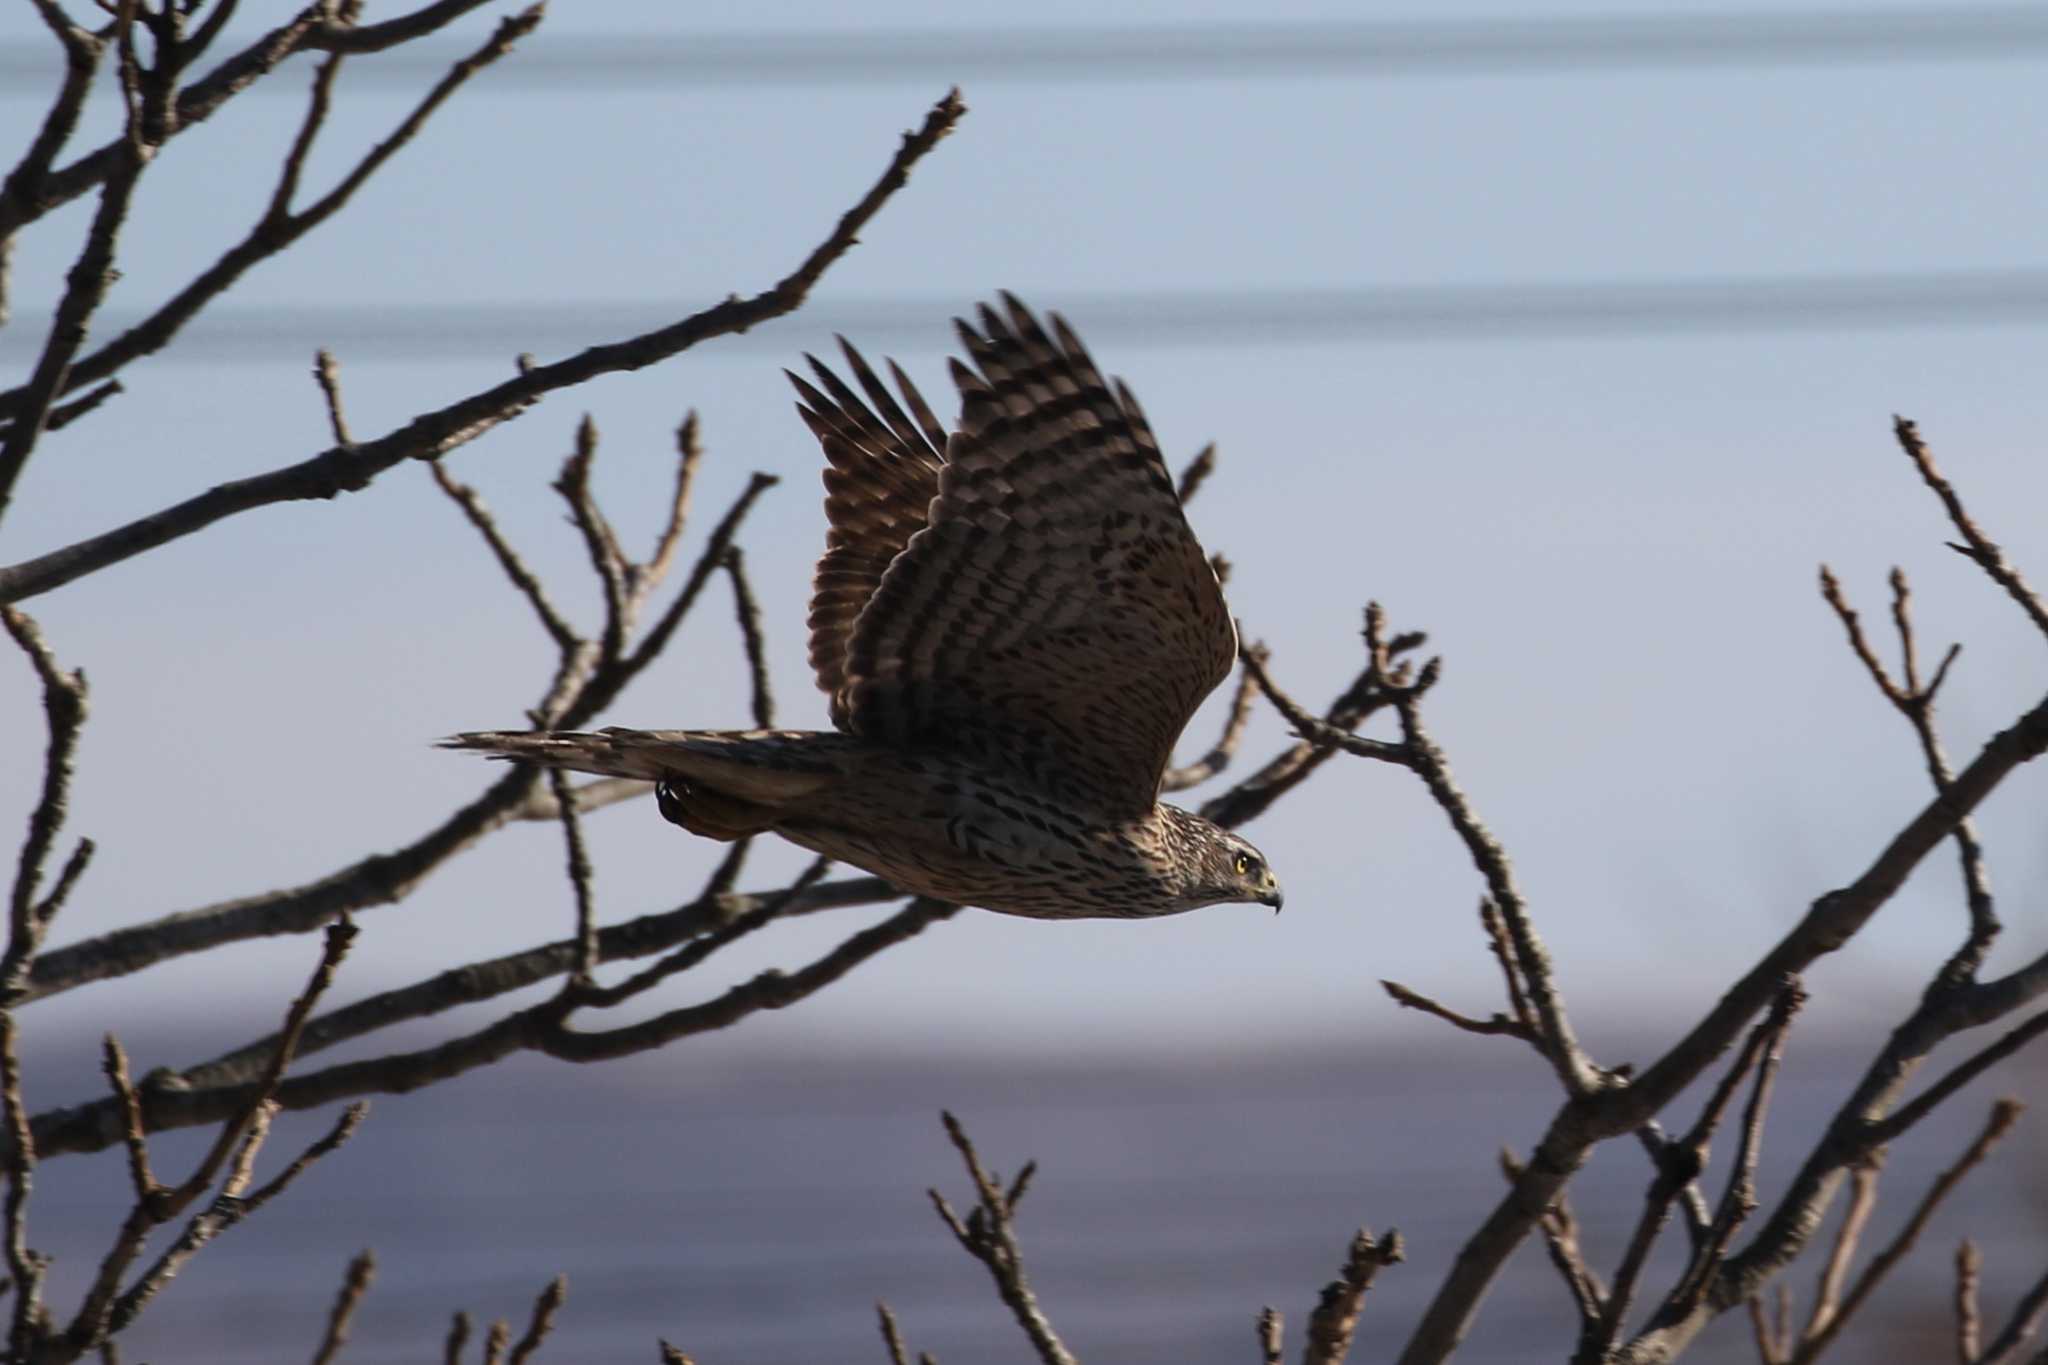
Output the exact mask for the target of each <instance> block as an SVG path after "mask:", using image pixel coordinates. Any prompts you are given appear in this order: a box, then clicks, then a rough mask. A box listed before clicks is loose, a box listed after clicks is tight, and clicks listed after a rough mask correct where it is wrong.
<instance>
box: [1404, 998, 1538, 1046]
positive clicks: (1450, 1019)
mask: <svg viewBox="0 0 2048 1365" xmlns="http://www.w3.org/2000/svg"><path fill="white" fill-rule="evenodd" d="M1380 988H1381V989H1382V990H1384V991H1386V993H1387V994H1388V995H1391V996H1392V997H1393V998H1394V1003H1395V1004H1397V1005H1404V1006H1406V1007H1407V1008H1409V1009H1412V1010H1421V1011H1422V1012H1423V1013H1424V1014H1433V1015H1435V1016H1436V1017H1437V1018H1439V1019H1441V1020H1443V1021H1444V1022H1445V1023H1447V1024H1452V1025H1455V1026H1456V1027H1458V1028H1461V1029H1463V1030H1465V1031H1466V1032H1467V1033H1504V1034H1506V1035H1507V1036H1508V1037H1510V1038H1520V1039H1521V1040H1522V1041H1523V1042H1525V1043H1528V1044H1529V1045H1531V1046H1532V1047H1534V1048H1536V1049H1537V1050H1538V1051H1539V1052H1540V1051H1542V1048H1543V1040H1542V1039H1541V1038H1540V1037H1538V1036H1537V1033H1536V1030H1535V1029H1533V1028H1531V1027H1530V1026H1529V1025H1528V1024H1525V1023H1523V1022H1522V1021H1521V1020H1519V1019H1510V1018H1508V1016H1506V1015H1505V1014H1495V1015H1494V1016H1493V1017H1492V1018H1490V1019H1474V1018H1472V1017H1471V1016H1470V1015H1466V1014H1460V1013H1458V1012H1457V1011H1456V1010H1453V1009H1448V1008H1446V1007H1445V1006H1443V1005H1439V1004H1438V1003H1437V1002H1436V1001H1434V1000H1432V999H1430V998H1429V997H1428V996H1426V995H1422V994H1420V993H1418V992H1416V991H1412V990H1409V989H1408V988H1407V987H1406V986H1404V985H1402V984H1401V983H1400V982H1398V981H1382V982H1380Z"/></svg>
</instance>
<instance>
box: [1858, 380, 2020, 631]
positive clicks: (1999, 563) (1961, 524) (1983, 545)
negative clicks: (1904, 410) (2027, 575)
mask: <svg viewBox="0 0 2048 1365" xmlns="http://www.w3.org/2000/svg"><path fill="white" fill-rule="evenodd" d="M1892 434H1893V435H1894V436H1896V437H1897V438H1898V441H1899V448H1900V449H1901V450H1904V451H1905V452H1906V458H1907V459H1909V460H1911V461H1912V462H1913V467H1914V468H1915V469H1918V470H1919V471H1920V478H1921V479H1922V480H1923V481H1924V482H1925V483H1926V484H1927V486H1928V487H1929V488H1930V489H1932V490H1933V491H1934V496H1935V497H1937V498H1939V499H1941V505H1942V508H1943V510H1944V511H1946V512H1947V513H1948V519H1949V523H1950V524H1951V525H1953V526H1954V527H1955V528H1956V530H1957V532H1959V533H1960V534H1961V535H1962V537H1963V542H1964V543H1963V544H1961V545H1957V546H1955V547H1954V548H1955V549H1956V550H1958V551H1960V552H1961V553H1962V554H1963V556H1964V557H1965V558H1967V559H1969V560H1971V561H1972V562H1973V563H1975V564H1976V565H1977V566H1978V567H1979V568H1981V569H1982V570H1984V572H1985V573H1986V574H1989V575H1990V577H1991V581H1992V582H1994V583H1996V584H1998V586H1999V587H2001V588H2004V589H2005V591H2006V594H2007V595H2008V596H2010V597H2011V598H2012V600H2013V601H2015V602H2017V603H2019V605H2020V609H2021V610H2022V611H2024V612H2026V614H2027V616H2028V617H2029V618H2030V619H2031V620H2032V621H2033V623H2034V625H2035V627H2036V628H2037V629H2038V630H2040V632H2041V633H2042V634H2043V635H2044V636H2048V602H2043V601H2042V600H2041V596H2040V594H2039V593H2036V592H2035V591H2034V590H2033V589H2032V588H2030V587H2028V586H2027V581H2026V580H2025V579H2024V578H2022V577H2020V571H2019V570H2018V569H2016V568H2014V567H2013V566H2012V564H2011V563H2009V562H2008V561H2007V560H2006V557H2005V552H2004V551H2003V550H2001V549H1999V547H1998V546H1997V544H1996V543H1994V542H1993V541H1992V540H1991V538H1990V537H1989V536H1987V535H1985V534H1984V533H1983V532H1982V531H1981V530H1979V529H1978V528H1977V523H1976V522H1975V521H1974V520H1973V519H1972V518H1971V516H1970V514H1969V511H1968V510H1967V509H1966V508H1965V507H1964V506H1963V500H1962V498H1961V497H1960V496H1958V495H1957V493H1956V490H1955V488H1954V486H1953V485H1952V484H1950V483H1949V481H1948V479H1947V478H1946V477H1944V476H1943V474H1942V472H1941V470H1940V469H1938V468H1937V467H1936V466H1935V463H1934V455H1933V454H1932V452H1930V451H1929V450H1928V449H1927V443H1926V442H1924V441H1922V440H1921V439H1920V429H1919V427H1917V426H1915V425H1914V424H1913V423H1912V422H1911V421H1909V420H1907V419H1906V418H1904V417H1894V418H1892Z"/></svg>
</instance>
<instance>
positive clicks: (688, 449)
mask: <svg viewBox="0 0 2048 1365" xmlns="http://www.w3.org/2000/svg"><path fill="white" fill-rule="evenodd" d="M676 455H677V459H676V491H675V496H674V497H672V498H671V499H670V500H669V507H668V521H667V523H666V524H664V525H663V526H662V528H661V534H660V536H658V537H657V538H656V539H655V542H654V553H653V554H651V555H649V556H648V557H647V562H646V563H645V564H643V565H641V566H640V567H639V568H638V569H637V570H635V571H634V574H635V575H636V576H635V580H634V582H635V586H634V593H635V595H636V596H644V595H645V594H646V592H647V591H648V590H649V589H650V588H652V587H653V585H654V584H656V583H659V582H661V581H662V580H663V579H665V578H667V577H668V571H669V569H670V567H671V566H673V565H674V563H675V558H676V549H677V547H678V546H680V545H681V544H682V543H683V526H684V523H685V522H687V521H688V520H689V515H690V489H691V486H692V485H693V484H695V482H696V479H697V465H698V463H699V462H700V461H702V460H703V458H704V446H703V443H702V442H701V441H700V440H699V439H698V427H697V413H696V410H695V409H692V410H691V411H689V412H686V413H684V414H683V421H682V425H680V426H678V427H677V428H676Z"/></svg>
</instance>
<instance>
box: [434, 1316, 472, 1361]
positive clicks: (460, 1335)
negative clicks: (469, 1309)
mask: <svg viewBox="0 0 2048 1365" xmlns="http://www.w3.org/2000/svg"><path fill="white" fill-rule="evenodd" d="M470 1325H471V1324H470V1321H469V1314H467V1313H457V1314H456V1315H455V1316H454V1318H453V1319H452V1320H451V1321H450V1322H449V1324H448V1339H447V1341H446V1342H445V1343H444V1344H443V1346H442V1348H441V1361H442V1365H462V1348H463V1347H465V1346H467V1345H469V1332H470Z"/></svg>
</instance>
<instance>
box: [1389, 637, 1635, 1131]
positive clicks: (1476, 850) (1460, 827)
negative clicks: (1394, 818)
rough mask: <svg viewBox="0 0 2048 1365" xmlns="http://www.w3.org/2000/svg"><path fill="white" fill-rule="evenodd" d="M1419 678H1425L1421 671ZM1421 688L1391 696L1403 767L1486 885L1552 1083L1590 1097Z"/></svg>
mask: <svg viewBox="0 0 2048 1365" xmlns="http://www.w3.org/2000/svg"><path fill="white" fill-rule="evenodd" d="M1424 676H1425V678H1426V677H1427V670H1425V673H1424ZM1424 685H1425V684H1424V683H1420V682H1419V683H1418V685H1417V687H1416V689H1415V690H1413V691H1408V690H1403V691H1397V692H1396V693H1395V694H1394V708H1395V710H1396V712H1397V713H1398V714H1399V715H1400V717H1401V735H1402V744H1401V748H1402V749H1403V750H1405V751H1406V752H1407V753H1408V755H1409V758H1410V762H1409V764H1408V766H1410V767H1412V768H1413V769H1414V770H1415V773H1416V775H1417V776H1418V777H1420V778H1421V779H1422V782H1423V785H1424V786H1426V787H1428V788H1429V793H1430V795H1431V796H1432V797H1434V798H1435V800H1436V803H1437V805H1438V806H1440V807H1442V809H1443V812H1444V814H1445V815H1446V816H1448V817H1449V818H1450V821H1451V827H1452V828H1453V829H1455V830H1456V831H1457V832H1458V837H1459V838H1460V839H1461V840H1462V841H1463V842H1464V845H1465V850H1466V852H1467V853H1469V854H1470V855H1471V857H1472V861H1473V863H1474V864H1475V865H1476V866H1477V867H1478V868H1479V872H1480V875H1481V876H1482V877H1484V878H1485V879H1486V885H1487V889H1488V891H1489V892H1490V893H1491V899H1492V901H1493V904H1494V906H1495V907H1496V908H1497V909H1498V911H1499V913H1500V917H1501V921H1502V923H1504V924H1505V925H1506V926H1507V935H1508V941H1509V942H1510V943H1511V944H1513V946H1514V956H1515V966H1516V969H1517V970H1518V971H1519V972H1520V974H1521V978H1522V981H1523V983H1524V985H1525V986H1526V988H1527V990H1528V994H1529V1002H1530V1004H1531V1005H1532V1006H1533V1007H1534V1009H1535V1015H1536V1022H1537V1026H1538V1027H1539V1029H1540V1030H1541V1032H1542V1041H1541V1046H1542V1049H1543V1052H1544V1054H1545V1055H1546V1056H1547V1057H1549V1059H1550V1063H1551V1066H1552V1067H1553V1068H1554V1069H1555V1070H1556V1072H1557V1075H1558V1079H1559V1080H1561V1081H1562V1082H1563V1083H1564V1087H1565V1091H1566V1093H1567V1094H1570V1095H1572V1096H1574V1097H1576V1096H1579V1095H1585V1094H1591V1093H1592V1092H1594V1091H1595V1090H1598V1089H1599V1088H1600V1087H1601V1086H1602V1084H1603V1083H1604V1082H1603V1080H1602V1077H1601V1074H1600V1072H1599V1070H1598V1068H1596V1067H1595V1066H1594V1065H1593V1061H1592V1059H1591V1058H1590V1057H1588V1056H1587V1055H1586V1053H1585V1050H1584V1049H1583V1048H1581V1047H1580V1046H1579V1041H1578V1037H1577V1035H1575V1034H1574V1033H1573V1032H1572V1027H1571V1023H1570V1021H1569V1020H1568V1019H1567V1018H1566V1016H1565V1009H1564V1000H1563V998H1562V997H1561V996H1560V995H1559V994H1558V992H1557V988H1556V986H1555V985H1554V984H1553V983H1552V981H1551V969H1550V952H1549V950H1548V949H1547V948H1545V947H1544V945H1543V941H1542V939H1541V938H1539V937H1538V936H1537V933H1536V926H1535V925H1534V924H1533V923H1532V922H1531V921H1530V918H1529V911H1528V906H1527V903H1526V902H1525V901H1524V900H1523V899H1522V892H1521V888H1520V887H1519V886H1517V885H1516V883H1515V874H1514V869H1513V867H1512V866H1511V865H1510V864H1509V862H1508V856H1507V852H1506V850H1504V849H1503V848H1502V847H1501V846H1500V842H1499V840H1497V839H1495V838H1494V837H1493V834H1492V832H1491V831H1489V830H1488V829H1487V828H1486V826H1485V825H1483V824H1481V823H1480V821H1479V817H1478V816H1477V815H1475V814H1474V813H1473V811H1472V807H1471V804H1470V803H1469V802H1468V801H1467V800H1466V799H1465V793H1464V792H1463V791H1462V790H1461V789H1460V788H1459V786H1458V784H1457V780H1456V779H1455V778H1454V777H1453V776H1452V775H1451V770H1450V764H1449V762H1448V761H1447V760H1446V759H1445V758H1444V754H1443V750H1441V749H1439V748H1438V747H1437V745H1436V742H1435V741H1434V740H1433V739H1431V738H1430V736H1429V732H1428V731H1427V730H1426V729H1425V728H1424V727H1423V724H1422V713H1421V711H1420V709H1419V708H1418V707H1417V705H1416V698H1417V696H1418V695H1419V693H1420V691H1421V689H1422V687H1423V686H1424Z"/></svg>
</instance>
